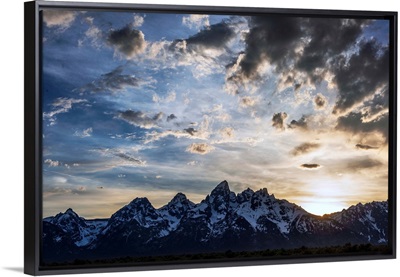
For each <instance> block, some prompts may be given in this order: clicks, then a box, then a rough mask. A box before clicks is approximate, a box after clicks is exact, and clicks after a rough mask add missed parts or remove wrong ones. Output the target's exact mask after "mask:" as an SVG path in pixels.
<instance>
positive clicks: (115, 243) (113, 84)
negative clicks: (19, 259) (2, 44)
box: [25, 1, 397, 275]
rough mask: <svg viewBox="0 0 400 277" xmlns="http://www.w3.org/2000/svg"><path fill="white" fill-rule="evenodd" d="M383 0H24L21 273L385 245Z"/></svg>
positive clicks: (391, 92) (170, 265)
mask: <svg viewBox="0 0 400 277" xmlns="http://www.w3.org/2000/svg"><path fill="white" fill-rule="evenodd" d="M396 95H397V12H382V11H336V10H299V9H266V8H238V7H206V6H173V5H143V4H142V5H141V4H105V3H101V4H100V3H78V2H70V3H69V2H45V1H34V2H26V3H25V273H27V274H31V275H48V274H66V273H93V272H113V271H135V270H151V269H174V268H196V267H221V266H244V265H266V264H288V263H299V262H301V263H305V262H328V261H354V260H371V259H393V258H395V257H396V220H395V219H396V116H397V108H396Z"/></svg>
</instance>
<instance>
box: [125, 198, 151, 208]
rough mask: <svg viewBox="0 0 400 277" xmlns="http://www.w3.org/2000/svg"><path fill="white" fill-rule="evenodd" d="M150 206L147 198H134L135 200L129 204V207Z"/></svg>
mask: <svg viewBox="0 0 400 277" xmlns="http://www.w3.org/2000/svg"><path fill="white" fill-rule="evenodd" d="M138 205H141V206H145V207H147V206H152V205H151V203H150V201H149V199H147V197H136V198H135V199H133V200H132V201H131V203H129V206H138Z"/></svg>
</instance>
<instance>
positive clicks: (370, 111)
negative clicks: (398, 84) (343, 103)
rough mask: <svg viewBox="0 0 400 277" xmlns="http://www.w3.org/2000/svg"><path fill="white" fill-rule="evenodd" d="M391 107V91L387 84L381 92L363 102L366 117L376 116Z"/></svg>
mask: <svg viewBox="0 0 400 277" xmlns="http://www.w3.org/2000/svg"><path fill="white" fill-rule="evenodd" d="M388 108H389V91H388V86H385V87H384V88H383V89H382V90H381V92H380V93H378V94H375V95H374V97H373V98H372V99H370V100H368V101H366V102H364V103H363V109H362V111H363V113H364V114H365V117H368V118H370V117H375V116H376V115H379V114H381V113H382V112H385V111H387V110H388Z"/></svg>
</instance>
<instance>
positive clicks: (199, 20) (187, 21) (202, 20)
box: [182, 14, 210, 30]
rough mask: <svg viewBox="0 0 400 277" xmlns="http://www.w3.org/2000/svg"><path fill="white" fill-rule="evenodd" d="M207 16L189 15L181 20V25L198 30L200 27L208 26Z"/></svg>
mask: <svg viewBox="0 0 400 277" xmlns="http://www.w3.org/2000/svg"><path fill="white" fill-rule="evenodd" d="M208 18H209V16H208V15H206V14H191V15H189V16H184V17H183V18H182V24H183V25H185V26H187V27H189V28H191V29H197V30H199V29H200V28H202V27H208V26H210V21H209V20H208Z"/></svg>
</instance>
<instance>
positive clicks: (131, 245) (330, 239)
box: [42, 181, 388, 262]
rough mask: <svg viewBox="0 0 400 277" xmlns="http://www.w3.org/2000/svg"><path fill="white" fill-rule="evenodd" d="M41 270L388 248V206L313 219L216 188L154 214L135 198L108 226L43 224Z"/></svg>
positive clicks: (66, 219)
mask: <svg viewBox="0 0 400 277" xmlns="http://www.w3.org/2000/svg"><path fill="white" fill-rule="evenodd" d="M42 238H43V240H42V245H43V255H42V259H43V261H45V262H65V261H70V260H72V259H75V258H80V257H81V258H85V259H110V258H118V257H124V256H130V257H140V256H163V255H183V254H196V253H210V252H224V251H258V250H265V249H281V248H284V249H290V248H296V247H302V246H306V247H328V246H336V245H344V244H346V243H351V244H373V245H379V244H387V243H388V202H387V201H382V202H371V203H367V204H357V205H354V206H351V207H349V208H348V209H344V210H342V211H340V212H336V213H332V214H328V215H324V216H317V215H313V214H311V213H309V212H307V211H306V210H304V209H303V208H301V207H300V206H298V205H296V204H294V203H290V202H288V201H286V200H281V199H276V198H275V196H274V195H273V194H269V193H268V190H267V189H265V188H264V189H260V190H258V191H253V190H251V189H246V190H244V191H243V192H241V193H238V194H235V193H234V192H232V191H231V190H230V189H229V185H228V182H227V181H223V182H221V183H220V184H219V185H217V186H216V187H215V189H214V190H213V191H212V192H211V193H210V194H209V195H207V196H206V198H205V199H204V200H202V201H201V202H200V203H198V204H195V203H193V202H191V201H190V200H189V199H188V198H187V197H186V196H185V195H184V194H183V193H178V194H177V195H176V196H175V197H174V198H173V199H172V200H171V201H170V202H169V203H168V204H166V205H165V206H163V207H161V208H159V209H156V208H154V207H153V206H152V204H151V203H150V202H149V200H148V199H147V198H136V199H134V200H133V201H132V202H130V203H129V204H127V205H126V206H124V207H123V208H121V209H120V210H118V211H117V212H115V213H114V214H113V215H112V216H111V218H109V219H92V220H87V219H84V218H82V217H80V216H79V215H78V214H76V213H75V212H74V211H73V210H72V209H68V210H67V211H65V212H64V213H59V214H57V215H56V216H52V217H47V218H44V219H43V232H42Z"/></svg>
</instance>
